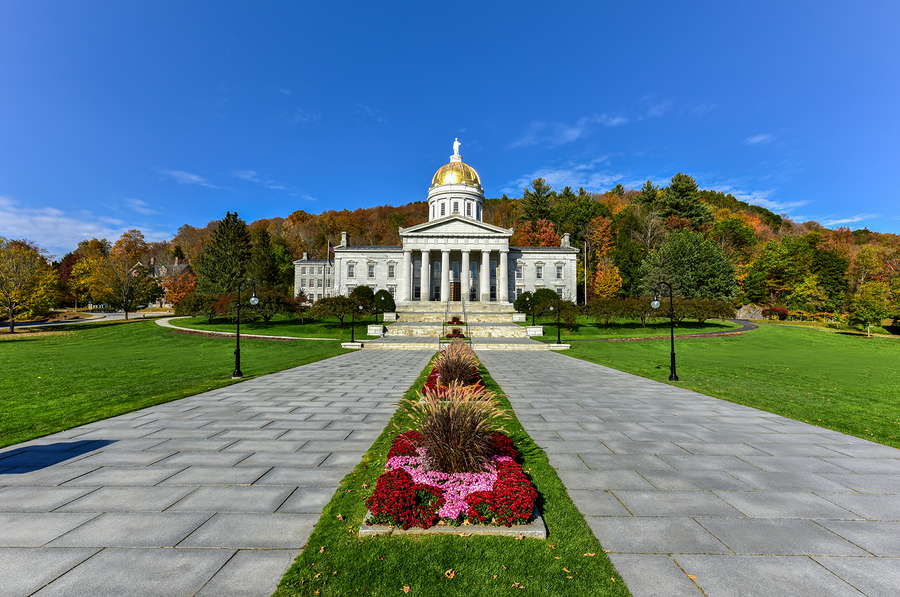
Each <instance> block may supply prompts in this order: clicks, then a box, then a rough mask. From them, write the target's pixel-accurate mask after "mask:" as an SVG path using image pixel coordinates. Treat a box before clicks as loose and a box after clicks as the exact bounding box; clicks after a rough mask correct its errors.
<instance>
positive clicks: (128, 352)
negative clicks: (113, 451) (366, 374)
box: [0, 320, 347, 447]
mask: <svg viewBox="0 0 900 597" xmlns="http://www.w3.org/2000/svg"><path fill="white" fill-rule="evenodd" d="M20 331H21V332H25V331H26V330H25V329H22V330H20ZM234 347H235V342H234V339H231V338H207V337H202V336H196V335H188V334H180V333H178V332H175V331H174V330H169V329H165V328H162V327H160V326H158V325H156V323H155V322H153V321H150V320H135V321H131V322H121V323H93V324H92V323H85V324H77V325H70V326H65V327H64V328H62V327H57V328H53V329H46V328H44V329H41V330H40V331H39V332H35V333H30V334H27V335H26V334H24V333H23V334H19V333H16V334H14V335H12V336H10V335H7V334H3V335H0V355H2V362H3V368H2V370H0V447H2V446H8V445H10V444H15V443H19V442H22V441H26V440H29V439H33V438H35V437H40V436H42V435H47V434H50V433H54V432H57V431H62V430H64V429H69V428H71V427H75V426H78V425H83V424H85V423H89V422H92V421H97V420H100V419H105V418H107V417H112V416H115V415H119V414H122V413H126V412H130V411H134V410H137V409H140V408H144V407H147V406H152V405H154V404H159V403H161V402H167V401H169V400H175V399H177V398H183V397H185V396H190V395H192V394H196V393H198V392H203V391H206V390H210V389H213V388H219V387H221V386H224V385H228V384H230V383H233V382H232V380H231V374H232V372H233V371H234ZM344 352H347V351H346V350H344V349H342V348H341V347H340V344H339V343H338V342H325V341H315V340H311V341H303V340H297V341H294V342H273V341H269V340H251V339H244V340H242V342H241V370H242V371H243V373H244V376H245V378H246V377H255V376H258V375H262V374H265V373H272V372H275V371H280V370H282V369H287V368H289V367H295V366H298V365H303V364H305V363H310V362H313V361H318V360H321V359H325V358H328V357H331V356H334V355H337V354H341V353H344Z"/></svg>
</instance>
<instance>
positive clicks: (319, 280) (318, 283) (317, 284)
mask: <svg viewBox="0 0 900 597" xmlns="http://www.w3.org/2000/svg"><path fill="white" fill-rule="evenodd" d="M316 286H318V287H319V288H322V278H319V279H318V280H317V282H316Z"/></svg>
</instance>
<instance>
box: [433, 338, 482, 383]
mask: <svg viewBox="0 0 900 597" xmlns="http://www.w3.org/2000/svg"><path fill="white" fill-rule="evenodd" d="M434 369H435V370H436V371H437V372H438V376H439V378H440V383H441V385H443V386H449V385H450V384H453V383H472V382H473V381H474V380H476V379H478V358H477V357H476V356H475V351H474V350H472V347H471V346H469V345H468V344H466V343H465V342H462V341H460V340H454V341H453V342H451V343H450V345H449V346H448V347H447V348H445V349H444V350H442V351H441V353H440V354H439V355H438V356H437V359H435V361H434Z"/></svg>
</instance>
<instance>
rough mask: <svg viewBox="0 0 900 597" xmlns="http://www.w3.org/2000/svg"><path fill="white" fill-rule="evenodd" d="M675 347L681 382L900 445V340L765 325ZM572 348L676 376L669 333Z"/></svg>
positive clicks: (656, 375) (658, 376) (618, 365)
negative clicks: (672, 372)
mask: <svg viewBox="0 0 900 597" xmlns="http://www.w3.org/2000/svg"><path fill="white" fill-rule="evenodd" d="M675 353H676V361H677V370H678V376H679V378H680V379H681V381H680V382H671V383H673V384H674V385H678V386H681V387H685V388H689V389H691V390H696V391H698V392H701V393H703V394H708V395H710V396H715V397H717V398H723V399H725V400H729V401H731V402H737V403H739V404H745V405H747V406H753V407H756V408H760V409H762V410H766V411H769V412H772V413H776V414H780V415H783V416H786V417H790V418H792V419H797V420H799V421H804V422H807V423H811V424H813V425H818V426H820V427H825V428H827V429H833V430H835V431H840V432H842V433H848V434H850V435H855V436H857V437H862V438H865V439H868V440H872V441H876V442H879V443H882V444H886V445H889V446H894V447H897V448H900V340H894V339H889V338H866V337H864V336H856V335H847V334H838V333H824V332H822V331H816V330H808V329H802V328H792V327H778V326H763V327H761V328H760V329H758V330H754V331H752V332H748V333H746V334H741V335H739V336H726V337H714V338H684V339H681V340H678V339H676V340H675ZM567 354H568V355H569V356H573V357H577V358H581V359H585V360H588V361H592V362H594V363H599V364H601V365H606V366H608V367H612V368H614V369H619V370H621V371H627V372H629V373H633V374H635V375H640V376H642V377H647V378H650V379H654V380H657V381H661V382H666V383H670V382H667V381H666V380H667V379H668V376H669V343H668V342H665V341H647V342H596V343H592V342H585V343H581V344H577V343H576V344H573V345H572V348H571V349H570V350H569V351H567Z"/></svg>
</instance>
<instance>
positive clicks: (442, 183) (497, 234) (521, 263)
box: [294, 144, 578, 303]
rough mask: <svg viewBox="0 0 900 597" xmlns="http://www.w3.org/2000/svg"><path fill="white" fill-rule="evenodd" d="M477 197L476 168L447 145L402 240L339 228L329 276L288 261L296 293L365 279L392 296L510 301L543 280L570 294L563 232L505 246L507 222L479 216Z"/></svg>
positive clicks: (344, 288) (572, 284)
mask: <svg viewBox="0 0 900 597" xmlns="http://www.w3.org/2000/svg"><path fill="white" fill-rule="evenodd" d="M455 149H458V144H457V146H456V147H455ZM483 204H484V192H483V191H482V188H481V180H480V178H479V177H478V174H477V173H476V172H475V170H474V169H472V168H471V167H470V166H468V165H466V164H464V163H463V162H462V157H461V156H459V154H458V153H454V155H453V156H452V157H451V158H450V163H448V164H446V165H444V166H443V167H441V168H440V169H439V170H438V171H437V173H436V174H435V175H434V177H433V179H432V186H431V188H430V189H429V193H428V209H429V221H428V222H425V223H422V224H419V225H417V226H412V227H410V228H401V229H400V239H401V242H402V243H403V244H402V246H399V247H373V246H353V245H351V244H350V240H349V238H348V236H347V234H346V233H342V235H341V244H340V245H339V246H337V247H335V248H334V261H333V263H331V265H333V268H334V269H333V272H334V275H333V276H330V275H328V274H326V273H324V272H326V271H328V268H329V264H328V263H326V262H325V260H310V259H307V256H306V255H305V254H304V257H303V259H298V260H297V261H295V262H294V271H295V275H294V279H295V286H294V287H295V294H296V293H297V292H298V291H299V290H304V292H305V293H306V295H307V296H310V298H313V299H318V298H321V296H333V295H335V294H343V295H346V294H349V293H350V292H351V291H352V290H353V288H355V287H356V286H359V285H367V286H370V287H371V288H372V289H373V290H374V291H376V292H377V291H378V290H382V289H385V290H388V291H389V292H391V294H392V295H393V296H394V300H395V301H396V302H398V303H406V302H413V301H429V300H431V301H447V300H457V299H456V293H459V295H460V296H461V297H464V298H465V300H467V301H480V302H488V301H490V302H499V303H510V302H513V301H514V300H515V298H516V297H517V296H518V294H519V293H521V292H524V291H531V292H534V291H535V290H537V289H539V288H549V289H551V290H554V291H556V292H557V293H558V294H559V295H560V296H562V297H563V298H564V299H567V300H573V301H574V300H575V297H576V294H577V290H576V266H575V263H576V262H575V260H576V258H577V255H578V249H576V248H574V247H571V246H569V238H568V234H566V235H564V236H563V240H562V243H561V246H559V247H510V246H509V240H510V237H512V234H513V229H512V228H510V229H506V228H499V227H497V226H492V225H491V224H487V223H485V222H483V221H482V208H483ZM309 268H315V271H316V272H317V275H318V280H321V281H322V284H324V286H323V287H322V288H321V289H320V287H319V286H318V284H319V281H318V280H316V281H315V285H314V286H313V287H312V288H311V289H310V287H309V278H310V276H309V275H308V274H307V275H305V276H304V275H302V274H301V271H307V272H308V271H309ZM319 268H324V269H323V270H321V271H320V270H319ZM329 273H330V272H329ZM465 273H467V274H468V275H465ZM304 282H305V283H306V284H307V286H306V287H304V286H303V284H304ZM310 290H312V291H313V292H312V294H311V293H310ZM320 290H321V292H320Z"/></svg>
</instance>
